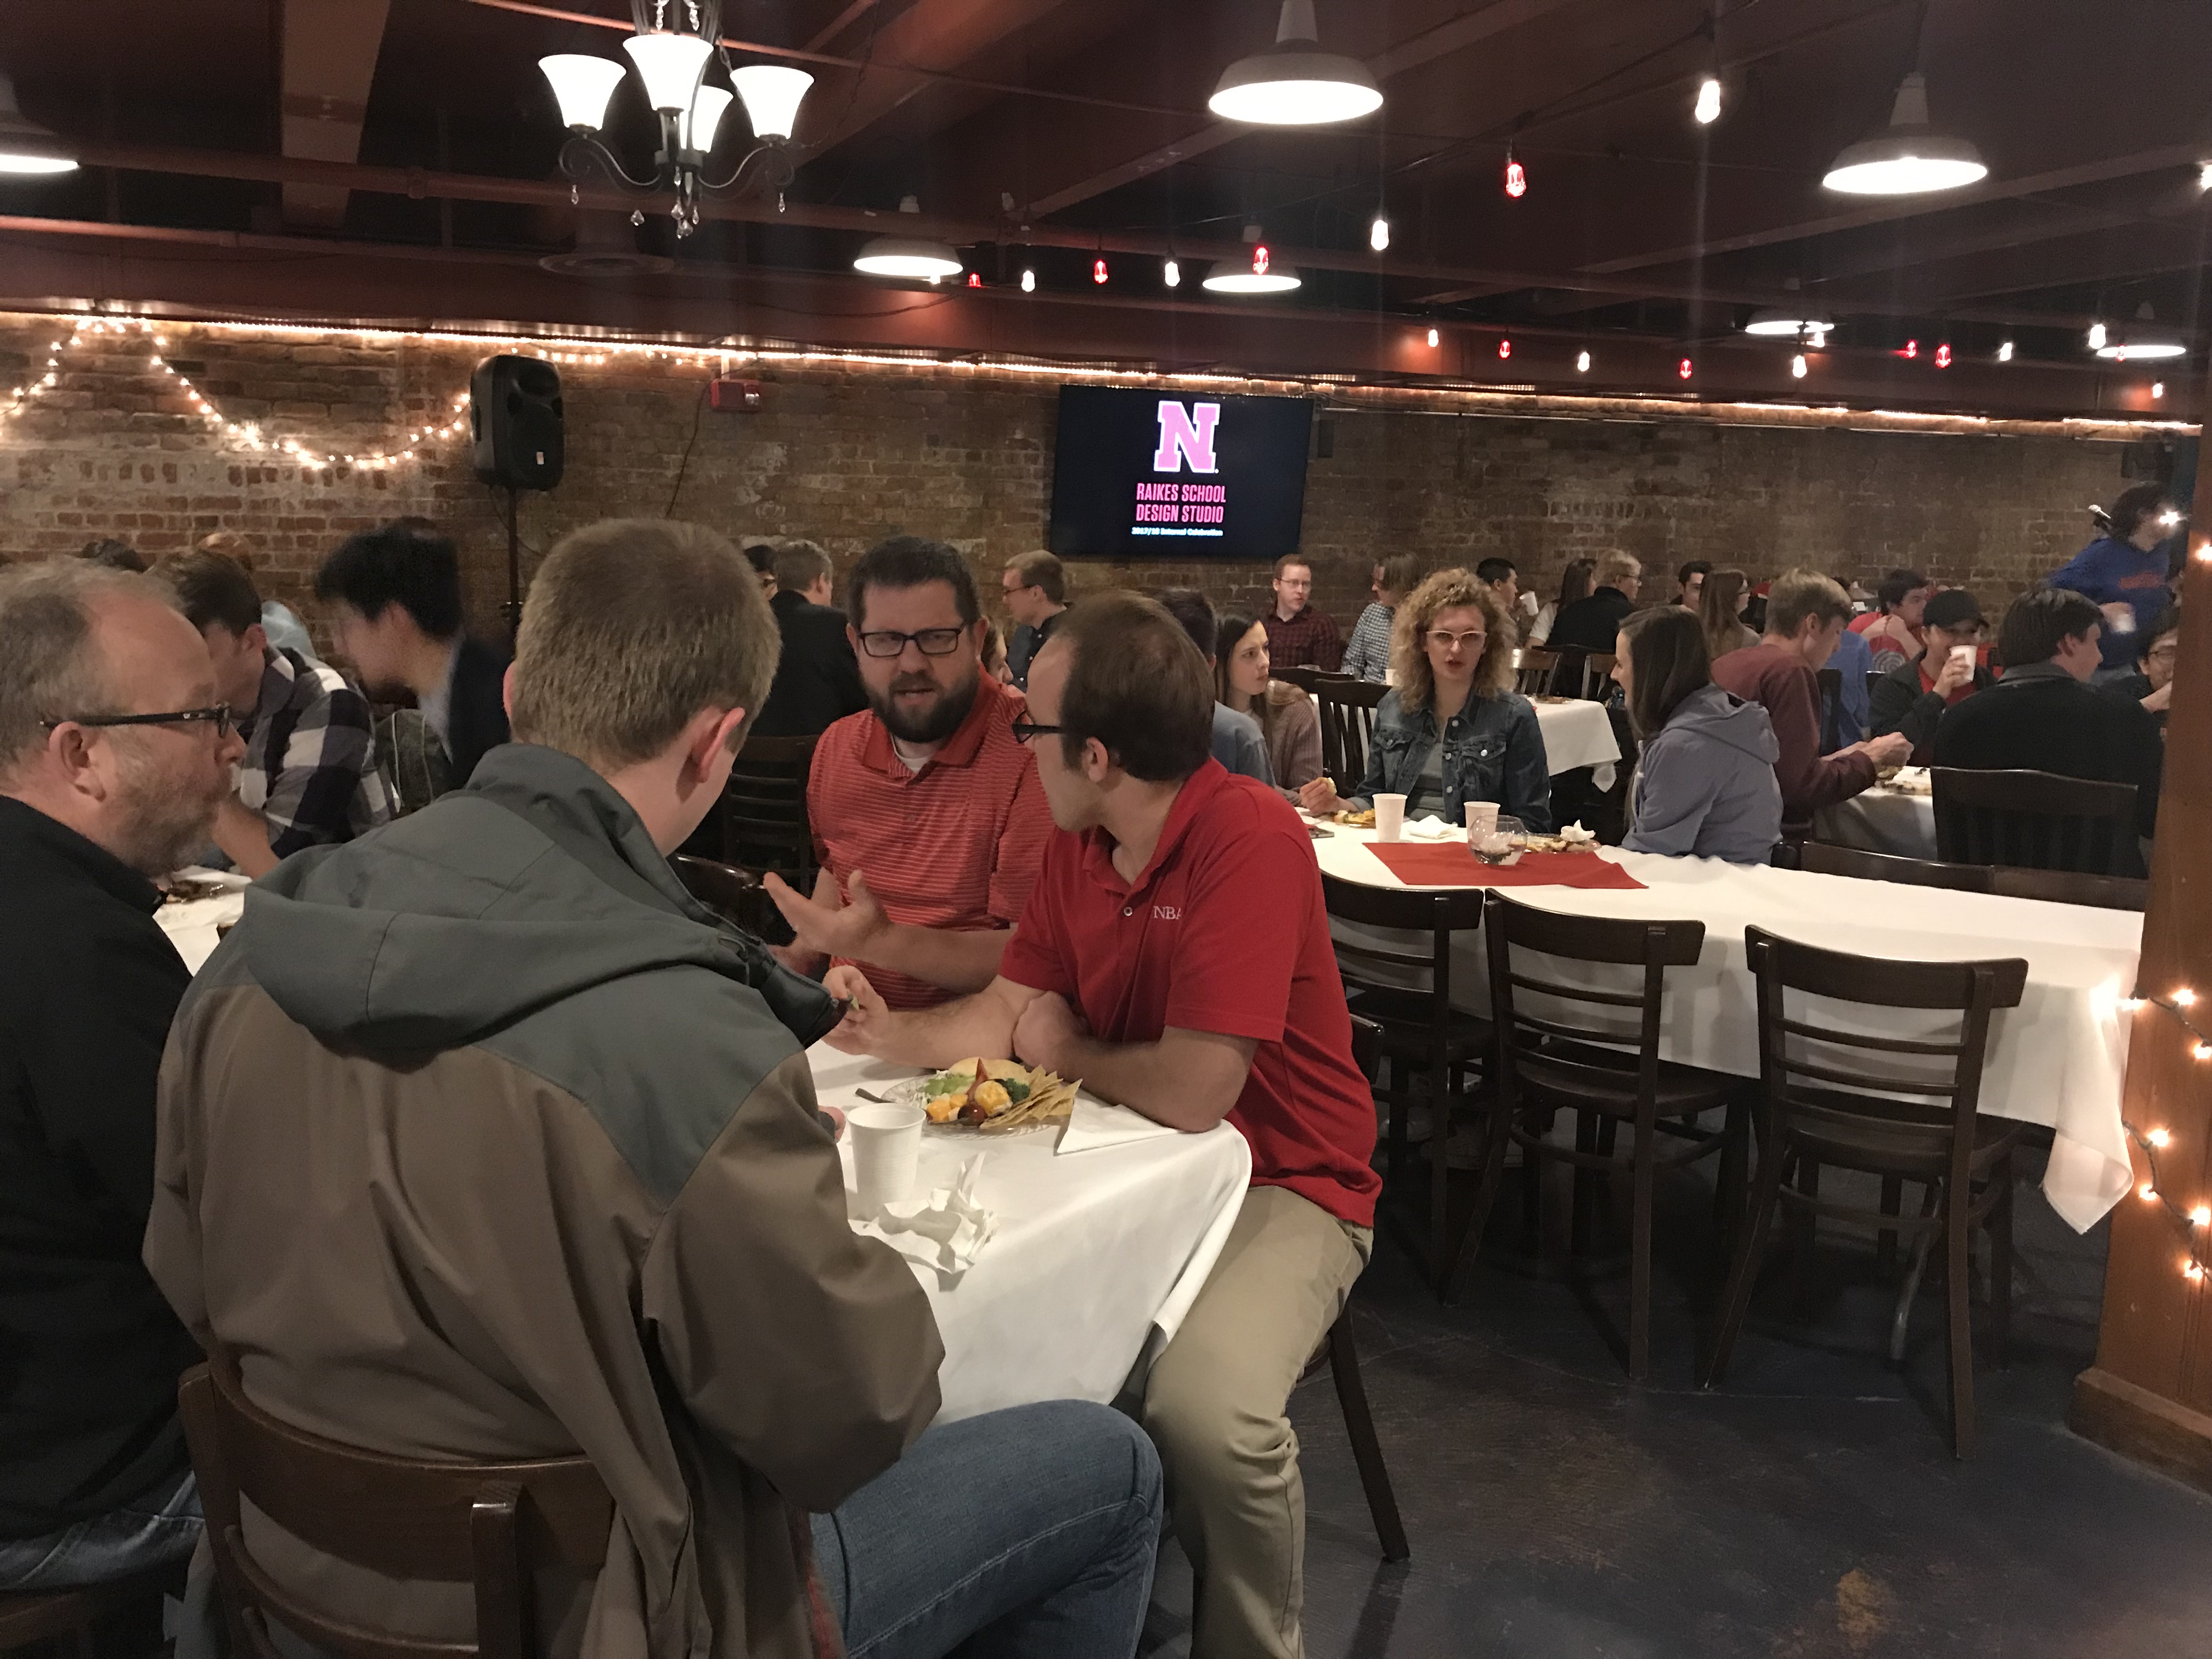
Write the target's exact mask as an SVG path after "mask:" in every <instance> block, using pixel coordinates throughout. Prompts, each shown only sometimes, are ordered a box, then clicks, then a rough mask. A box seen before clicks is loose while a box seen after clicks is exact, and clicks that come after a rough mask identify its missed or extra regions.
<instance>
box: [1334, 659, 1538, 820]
mask: <svg viewBox="0 0 2212 1659" xmlns="http://www.w3.org/2000/svg"><path fill="white" fill-rule="evenodd" d="M1436 740H1437V715H1436V710H1435V709H1433V708H1431V707H1429V706H1428V705H1427V704H1426V703H1424V704H1422V705H1421V706H1420V707H1419V708H1413V709H1408V708H1406V706H1405V705H1404V704H1403V703H1401V702H1399V700H1398V694H1397V693H1396V692H1395V691H1393V692H1391V693H1390V694H1389V696H1386V697H1384V698H1383V702H1382V704H1381V706H1380V707H1379V708H1376V711H1375V734H1374V736H1373V737H1372V738H1370V740H1369V743H1368V749H1367V776H1366V779H1365V781H1364V782H1362V783H1361V784H1360V786H1359V799H1358V800H1357V801H1356V802H1354V803H1353V805H1356V806H1357V807H1358V809H1359V810H1361V811H1365V810H1366V809H1367V808H1368V807H1370V806H1372V805H1374V804H1375V797H1376V795H1377V794H1378V793H1388V794H1411V793H1413V787H1414V785H1416V784H1417V783H1419V781H1420V779H1421V763H1422V762H1423V761H1425V760H1426V759H1427V758H1428V753H1429V745H1430V744H1433V743H1434V742H1435V741H1436ZM1443 787H1444V798H1443V799H1442V800H1441V801H1432V800H1426V799H1424V800H1422V801H1419V802H1418V803H1416V804H1415V805H1414V807H1413V811H1415V812H1416V813H1422V812H1435V813H1437V815H1438V816H1439V817H1443V819H1444V820H1445V821H1446V822H1447V823H1461V822H1462V817H1461V816H1460V803H1461V802H1462V801H1469V800H1494V801H1496V802H1497V803H1498V811H1501V812H1504V813H1506V814H1507V815H1509V816H1510V817H1516V818H1518V819H1520V820H1521V822H1522V823H1523V824H1524V825H1526V826H1527V827H1528V828H1529V829H1537V830H1545V831H1548V830H1549V829H1551V828H1552V773H1551V765H1550V763H1549V762H1548V761H1547V758H1546V757H1545V754H1544V735H1543V732H1541V730H1540V729H1539V728H1538V727H1537V725H1536V711H1535V709H1534V707H1532V706H1531V705H1530V703H1529V702H1528V698H1526V697H1523V696H1516V694H1515V693H1513V692H1510V691H1504V692H1500V693H1499V694H1498V695H1497V696H1482V695H1480V693H1476V694H1474V695H1471V696H1468V700H1467V705H1466V707H1464V708H1462V709H1461V710H1460V711H1459V713H1458V714H1455V715H1453V716H1452V718H1451V720H1450V722H1449V724H1448V725H1446V726H1445V727H1444V753H1443Z"/></svg>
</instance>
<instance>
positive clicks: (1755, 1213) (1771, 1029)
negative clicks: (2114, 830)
mask: <svg viewBox="0 0 2212 1659" xmlns="http://www.w3.org/2000/svg"><path fill="white" fill-rule="evenodd" d="M1744 943H1745V945H1746V947H1747V951H1748V952H1749V957H1750V963H1751V971H1752V974H1753V977H1754V979H1755V981H1756V982H1757V984H1758V987H1759V1080H1760V1085H1761V1087H1760V1095H1761V1099H1760V1105H1759V1115H1760V1134H1759V1173H1758V1175H1757V1176H1756V1177H1755V1178H1754V1180H1753V1185H1752V1194H1753V1196H1752V1205H1751V1218H1750V1222H1749V1225H1747V1226H1746V1227H1745V1229H1744V1230H1743V1233H1742V1235H1741V1237H1740V1238H1739V1239H1738V1241H1737V1243H1736V1249H1735V1261H1734V1262H1733V1263H1732V1264H1731V1265H1730V1267H1729V1279H1728V1289H1727V1291H1726V1292H1725V1293H1724V1295H1723V1297H1722V1304H1721V1318H1720V1323H1719V1327H1718V1328H1717V1330H1716V1332H1715V1334H1714V1337H1713V1346H1712V1352H1711V1357H1710V1358H1709V1359H1708V1360H1707V1362H1706V1364H1705V1376H1704V1377H1703V1379H1702V1381H1703V1382H1704V1383H1705V1387H1707V1388H1712V1387H1714V1386H1715V1385H1716V1384H1717V1383H1719V1381H1720V1380H1721V1376H1722V1374H1723V1372H1724V1371H1725V1370H1727V1367H1728V1361H1729V1352H1730V1351H1731V1350H1732V1349H1733V1348H1734V1346H1735V1339H1736V1334H1737V1332H1738V1331H1740V1330H1741V1328H1742V1326H1743V1320H1744V1315H1745V1312H1746V1310H1747V1309H1748V1308H1749V1306H1750V1304H1751V1291H1752V1286H1753V1284H1754V1283H1755V1281H1756V1280H1757V1279H1758V1275H1759V1257H1760V1256H1761V1255H1763V1254H1764V1252H1765V1245H1766V1233H1767V1229H1768V1227H1769V1225H1771V1222H1772V1220H1773V1216H1774V1209H1775V1205H1776V1202H1777V1200H1787V1201H1788V1202H1789V1203H1790V1204H1791V1205H1793V1206H1796V1207H1797V1209H1798V1210H1799V1212H1800V1213H1801V1215H1802V1230H1801V1232H1800V1236H1799V1238H1800V1245H1801V1248H1803V1249H1809V1246H1810V1244H1811V1243H1812V1232H1813V1227H1814V1221H1815V1218H1818V1217H1820V1216H1826V1217H1829V1218H1832V1219H1837V1220H1844V1221H1851V1222H1857V1223H1858V1224H1860V1225H1864V1226H1869V1227H1872V1228H1874V1229H1875V1230H1877V1231H1880V1232H1881V1233H1884V1234H1892V1233H1895V1232H1898V1231H1909V1232H1911V1233H1913V1234H1915V1235H1916V1236H1917V1243H1916V1245H1915V1247H1914V1251H1913V1265H1912V1267H1911V1271H1910V1273H1908V1275H1907V1279H1906V1291H1905V1299H1904V1301H1903V1303H1902V1304H1901V1305H1900V1308H1899V1325H1898V1340H1896V1341H1894V1342H1893V1346H1892V1352H1893V1354H1897V1355H1900V1356H1901V1354H1902V1340H1901V1339H1902V1334H1903V1320H1904V1317H1905V1313H1906V1312H1907V1311H1908V1310H1909V1309H1910V1306H1911V1293H1912V1291H1914V1290H1915V1289H1917V1285H1918V1282H1919V1274H1920V1272H1921V1268H1922V1267H1923V1264H1924V1263H1925V1261H1926V1259H1927V1252H1928V1249H1929V1246H1930V1245H1931V1244H1932V1243H1934V1242H1935V1240H1936V1239H1937V1238H1939V1237H1940V1238H1941V1239H1942V1241H1943V1246H1944V1270H1945V1273H1946V1275H1947V1278H1948V1285H1947V1290H1948V1302H1949V1308H1950V1326H1949V1332H1948V1344H1947V1349H1946V1352H1947V1358H1948V1363H1949V1370H1950V1383H1951V1389H1950V1395H1951V1399H1950V1419H1951V1448H1952V1450H1953V1451H1954V1453H1955V1454H1956V1455H1958V1456H1960V1457H1964V1456H1966V1455H1968V1453H1970V1452H1971V1451H1972V1449H1973V1444H1974V1381H1973V1348H1972V1321H1971V1316H1970V1315H1971V1310H1970V1307H1969V1304H1968V1299H1967V1298H1968V1294H1969V1291H1970V1288H1971V1284H1972V1279H1971V1274H1970V1271H1969V1268H1970V1258H1971V1241H1972V1231H1973V1229H1974V1228H1975V1227H1976V1226H1983V1227H1986V1228H1987V1229H1988V1231H1989V1234H1990V1314H1991V1334H1992V1336H1993V1339H1994V1342H1995V1346H1996V1354H1997V1363H1998V1364H2001V1365H2002V1364H2004V1363H2005V1359H2006V1357H2007V1356H2006V1350H2007V1346H2008V1339H2009V1336H2010V1325H2011V1316H2012V1189H2013V1170H2012V1155H2013V1152H2014V1151H2015V1148H2016V1147H2018V1146H2020V1145H2021V1141H2022V1139H2023V1138H2024V1126H2022V1125H2019V1124H2012V1123H2006V1122H2004V1121H2002V1120H1996V1119H1989V1118H1984V1117H1982V1116H1980V1115H1979V1114H1978V1107H1979V1104H1980V1100H1981V1088H1982V1063H1983V1060H1984V1056H1985V1055H1986V1054H1987V1053H1988V1050H1989V1039H1990V1016H1991V1014H1992V1013H1993V1012H1995V1011H1996V1010H1997V1009H1999V1008H2012V1007H2017V1006H2019V1004H2020V1000H2021V992H2022V990H2023V989H2024V988H2025V987H2026V985H2027V963H2025V962H2023V961H2021V960H2019V959H2018V958H2016V957H2015V958H2009V959H2005V960H1999V961H1985V962H1956V963H1954V962H1896V961H1887V960H1884V959H1882V958H1880V957H1858V956H1847V955H1845V954H1844V953H1843V952H1841V951H1823V950H1820V949H1819V948H1817V947H1816V946H1814V945H1798V944H1795V943H1793V942H1792V941H1790V940H1789V939H1780V938H1778V937H1776V936H1775V935H1774V934H1772V933H1766V932H1765V931H1764V930H1763V929H1761V928H1758V927H1747V928H1746V929H1744ZM1793 994H1794V995H1797V996H1802V997H1818V998H1822V999H1826V1000H1828V1001H1831V1002H1853V1003H1860V1004H1863V1005H1865V1006H1868V1007H1869V1008H1872V1009H1878V1010H1889V1009H1902V1008H1911V1009H1924V1010H1935V1011H1938V1012H1955V1013H1956V1014H1957V1015H1958V1016H1959V1022H1958V1026H1957V1034H1956V1036H1955V1037H1954V1038H1952V1039H1949V1040H1945V1039H1942V1038H1904V1037H1885V1036H1864V1035H1863V1034H1861V1033H1859V1032H1857V1031H1850V1030H1844V1029H1842V1028H1841V1027H1839V1026H1838V1025H1835V1024H1831V1023H1828V1022H1827V1021H1826V1020H1824V1019H1820V1018H1815V1017H1814V1016H1813V1015H1812V1014H1811V1013H1810V1012H1808V1011H1807V1010H1806V1009H1804V1008H1803V1007H1802V1006H1799V1007H1797V1008H1796V1009H1795V1010H1794V1011H1793V1009H1792V1007H1791V1006H1790V997H1791V996H1792V995H1793ZM1870 1023H1871V1022H1870ZM1851 1050H1860V1051H1863V1053H1864V1054H1865V1055H1866V1059H1865V1061H1864V1063H1863V1064H1862V1063H1859V1062H1858V1060H1857V1057H1856V1056H1853V1057H1852V1058H1851V1059H1850V1060H1849V1061H1848V1062H1847V1061H1846V1060H1844V1055H1846V1054H1850V1051H1851ZM1885 1056H1890V1057H1898V1058H1904V1057H1908V1056H1909V1057H1910V1058H1909V1059H1905V1063H1904V1064H1903V1065H1902V1066H1896V1067H1895V1068H1894V1069H1884V1066H1883V1063H1882V1062H1883V1059H1884V1057H1885ZM1899 1073H1904V1074H1903V1075H1900V1074H1899ZM1931 1103H1932V1104H1931ZM1793 1164H1794V1165H1796V1169H1797V1171H1798V1181H1797V1187H1796V1189H1795V1190H1793V1189H1792V1188H1789V1187H1785V1186H1784V1184H1783V1171H1784V1169H1785V1168H1786V1167H1789V1166H1790V1165H1793ZM1822 1164H1834V1165H1836V1166H1838V1168H1841V1169H1846V1170H1862V1171H1864V1172H1866V1173H1869V1174H1872V1175H1876V1176H1881V1178H1882V1181H1883V1184H1884V1192H1883V1203H1882V1206H1881V1209H1878V1210H1869V1209H1867V1208H1866V1207H1864V1206H1857V1205H1846V1204H1843V1203H1840V1202H1837V1201H1834V1200H1823V1199H1822V1198H1821V1197H1820V1183H1819V1178H1818V1177H1819V1171H1820V1166H1821V1165H1822ZM1905 1181H1911V1182H1919V1183H1921V1184H1922V1185H1923V1186H1924V1187H1925V1188H1926V1189H1927V1201H1926V1202H1925V1203H1924V1204H1923V1206H1922V1207H1921V1212H1920V1214H1919V1215H1918V1216H1905V1215H1901V1214H1899V1213H1897V1208H1898V1206H1897V1205H1896V1203H1895V1201H1894V1194H1895V1193H1896V1190H1897V1183H1899V1182H1905Z"/></svg>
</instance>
